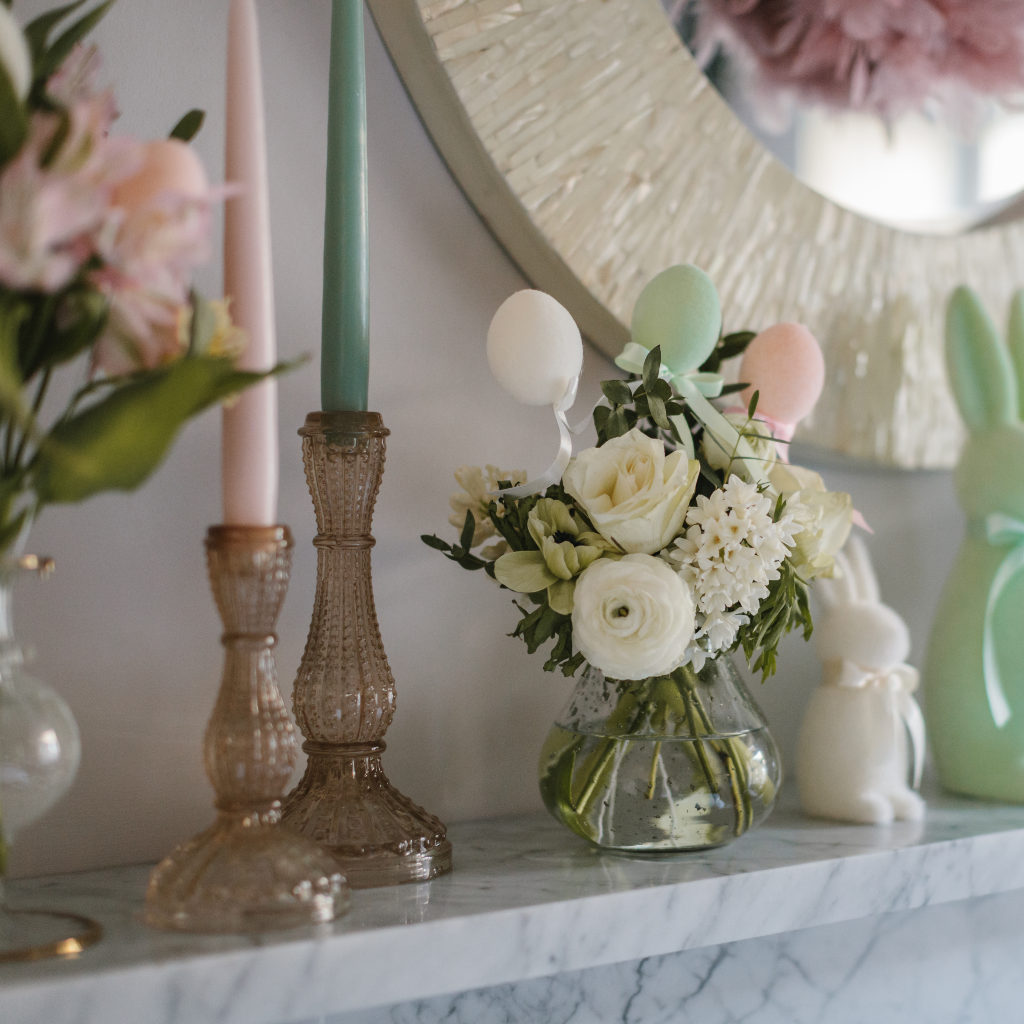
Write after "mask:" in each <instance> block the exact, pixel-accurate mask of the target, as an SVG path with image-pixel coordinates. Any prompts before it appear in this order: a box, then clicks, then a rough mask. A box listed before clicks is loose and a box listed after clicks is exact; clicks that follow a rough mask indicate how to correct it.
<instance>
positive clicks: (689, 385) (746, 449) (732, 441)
mask: <svg viewBox="0 0 1024 1024" xmlns="http://www.w3.org/2000/svg"><path fill="white" fill-rule="evenodd" d="M647 355H648V350H647V349H645V348H644V347H643V345H638V344H637V343H636V342H635V341H631V342H629V343H628V344H627V345H626V347H625V348H624V349H623V350H622V355H620V356H619V357H618V358H617V359H616V360H615V365H616V366H617V367H619V369H620V370H626V371H627V372H628V373H637V374H642V373H643V371H644V360H645V359H646V358H647ZM658 376H659V377H661V379H662V380H667V381H668V382H669V383H670V384H671V385H672V386H673V387H674V388H675V389H676V391H677V392H679V395H680V396H681V397H682V399H683V400H684V401H685V402H686V404H687V405H688V406H689V407H690V409H691V410H692V411H693V414H694V416H696V417H697V419H698V420H700V422H701V423H702V424H703V425H704V429H705V431H706V432H708V433H710V434H711V436H712V438H713V440H714V441H715V442H716V443H717V444H718V445H719V446H720V447H721V449H722V451H724V452H725V453H726V454H727V455H730V456H732V457H733V458H736V459H739V460H740V461H741V462H742V463H743V464H744V465H745V466H746V467H747V471H748V472H749V473H750V478H751V480H753V482H754V483H755V484H761V483H764V484H768V482H769V481H768V477H767V476H766V475H765V472H764V469H763V467H762V463H761V460H760V459H758V458H757V456H756V455H754V451H753V449H752V448H751V447H750V445H749V444H748V443H747V440H746V438H744V437H743V436H742V435H741V434H740V432H739V431H738V430H737V429H736V428H735V427H734V426H733V425H732V424H731V423H730V422H729V421H728V420H727V419H726V418H725V417H724V416H723V415H722V414H721V413H720V412H719V411H718V410H717V409H716V408H715V407H714V406H713V405H712V404H711V403H710V402H709V401H708V399H709V398H717V397H718V396H719V395H720V394H721V393H722V387H723V386H724V383H725V382H724V381H723V380H722V376H721V374H718V373H699V372H697V371H695V370H691V371H689V372H688V373H674V372H673V371H672V370H671V369H670V368H669V367H667V366H666V365H665V364H664V363H662V364H661V370H660V371H659V373H658ZM670 419H671V421H672V423H674V424H675V428H676V430H677V431H678V432H679V436H680V437H681V438H682V440H683V447H684V448H685V449H686V457H687V458H689V459H692V458H693V457H694V453H693V436H692V435H691V434H690V428H689V425H688V424H687V422H686V420H685V418H684V417H682V416H672V417H670Z"/></svg>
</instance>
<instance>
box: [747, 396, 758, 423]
mask: <svg viewBox="0 0 1024 1024" xmlns="http://www.w3.org/2000/svg"><path fill="white" fill-rule="evenodd" d="M760 397H761V392H760V391H755V392H754V393H753V394H752V395H751V396H750V405H748V406H747V419H751V420H752V419H753V418H754V413H755V412H757V400H758V399H759V398H760Z"/></svg>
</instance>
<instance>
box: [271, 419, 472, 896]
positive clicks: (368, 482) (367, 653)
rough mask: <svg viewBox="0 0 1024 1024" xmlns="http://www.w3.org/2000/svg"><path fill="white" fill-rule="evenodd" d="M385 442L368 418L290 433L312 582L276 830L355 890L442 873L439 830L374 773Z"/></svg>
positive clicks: (380, 713)
mask: <svg viewBox="0 0 1024 1024" xmlns="http://www.w3.org/2000/svg"><path fill="white" fill-rule="evenodd" d="M389 433H390V431H389V430H387V429H386V428H385V427H384V424H383V421H382V420H381V417H380V415H379V413H375V412H365V413H363V412H331V413H321V412H314V413H310V414H309V415H308V416H307V417H306V423H305V426H304V427H303V428H302V429H301V430H300V431H299V434H300V435H301V437H302V457H303V462H304V463H305V466H306V479H307V481H308V482H309V490H310V493H311V495H312V497H313V505H314V507H315V509H316V521H317V529H318V533H317V537H316V539H315V540H314V541H313V543H314V544H315V546H316V549H317V582H316V601H315V604H314V607H313V620H312V623H311V625H310V629H309V639H308V640H307V641H306V650H305V653H304V654H303V657H302V663H301V665H300V667H299V674H298V678H297V679H296V681H295V691H294V696H293V706H294V710H295V720H296V722H297V723H298V726H299V728H300V729H301V730H302V733H303V735H304V736H305V737H306V743H304V744H303V748H302V749H303V750H305V751H306V753H307V754H308V755H309V762H308V764H307V767H306V773H305V775H304V776H303V778H302V781H301V782H300V783H299V785H298V786H297V787H296V788H295V789H294V790H293V791H292V792H291V793H290V794H289V795H288V797H287V799H286V801H285V806H284V811H283V820H284V822H285V824H287V825H288V826H290V827H291V828H294V829H296V830H297V831H299V832H301V833H302V834H303V835H306V836H309V837H311V838H312V839H316V840H318V841H319V842H321V843H323V844H324V845H325V846H326V847H327V848H328V849H330V850H331V852H332V853H333V854H334V855H335V856H336V857H337V858H338V860H339V861H340V862H341V864H342V865H343V867H344V871H345V877H346V878H347V880H348V884H349V886H351V887H352V888H357V889H361V888H370V887H373V886H379V885H396V884H399V883H401V882H416V881H425V880H427V879H430V878H434V877H436V876H437V875H441V874H445V873H446V872H448V871H450V870H451V866H452V846H451V843H450V842H449V841H448V838H447V834H446V829H445V826H444V825H443V824H442V823H441V822H440V821H439V820H438V819H437V818H435V817H434V816H433V815H432V814H428V813H427V812H426V811H425V810H423V808H422V807H419V806H417V805H416V804H414V803H413V802H412V801H411V800H410V799H409V798H408V797H406V796H403V795H402V794H401V793H400V792H398V790H397V789H395V788H394V786H392V785H391V783H390V782H389V781H388V778H387V776H386V775H385V774H384V769H383V766H382V765H381V758H380V755H381V753H382V752H383V751H384V742H383V741H384V734H385V733H386V732H387V729H388V726H389V725H390V724H391V719H392V717H393V716H394V713H395V681H394V678H393V677H392V675H391V669H390V668H389V667H388V662H387V657H386V656H385V654H384V645H383V643H382V642H381V637H380V628H379V627H378V625H377V612H376V609H375V607H374V603H373V580H372V577H371V573H370V549H371V548H372V547H373V545H374V543H375V541H374V539H373V537H372V536H371V535H370V528H371V525H372V519H373V507H374V503H375V501H376V499H377V491H378V490H379V488H380V480H381V475H382V474H383V472H384V455H385V438H386V437H387V436H388V434H389Z"/></svg>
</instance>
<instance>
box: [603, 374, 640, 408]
mask: <svg viewBox="0 0 1024 1024" xmlns="http://www.w3.org/2000/svg"><path fill="white" fill-rule="evenodd" d="M601 390H602V391H603V392H604V397H605V398H607V399H608V401H609V402H611V403H612V404H613V405H629V403H630V402H632V401H633V392H632V391H630V390H629V385H628V384H627V383H626V382H625V381H624V380H603V381H601Z"/></svg>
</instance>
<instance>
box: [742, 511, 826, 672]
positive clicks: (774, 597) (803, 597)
mask: <svg viewBox="0 0 1024 1024" xmlns="http://www.w3.org/2000/svg"><path fill="white" fill-rule="evenodd" d="M785 508H786V502H785V500H784V499H783V497H782V495H781V494H780V495H779V497H778V500H777V501H776V502H775V511H774V515H773V518H774V520H775V521H776V522H778V521H779V519H780V518H781V517H782V514H783V512H784V511H785ZM794 629H802V630H803V636H804V640H810V638H811V634H812V633H813V631H814V623H813V622H812V621H811V606H810V600H809V598H808V589H807V584H806V583H805V582H804V581H803V580H802V579H800V577H799V576H798V575H797V574H796V570H795V569H794V568H793V563H792V562H791V561H790V560H789V559H788V558H787V559H786V560H785V561H784V562H783V563H782V565H781V566H779V578H778V579H777V580H772V581H771V582H770V583H769V584H768V596H767V597H766V598H765V599H764V600H763V601H762V602H761V604H760V606H759V607H758V609H757V614H756V615H754V616H753V617H752V619H751V620H750V623H749V624H748V625H747V626H745V627H744V628H743V629H742V630H740V638H741V641H742V646H743V653H744V655H745V656H746V659H747V663H748V664H749V665H750V667H751V669H753V671H755V672H760V673H761V682H762V683H763V682H765V681H766V680H768V679H770V678H771V677H772V676H773V675H775V670H776V652H777V651H778V647H779V643H780V642H781V641H782V638H783V637H784V636H785V635H786V634H787V633H790V632H792V631H793V630H794ZM755 654H756V658H755Z"/></svg>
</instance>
